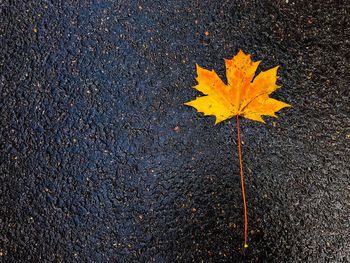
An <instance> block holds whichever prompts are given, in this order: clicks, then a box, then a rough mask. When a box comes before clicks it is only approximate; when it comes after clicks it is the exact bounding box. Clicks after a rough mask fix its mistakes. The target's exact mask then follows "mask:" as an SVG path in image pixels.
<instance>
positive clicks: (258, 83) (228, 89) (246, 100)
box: [185, 50, 290, 124]
mask: <svg viewBox="0 0 350 263" xmlns="http://www.w3.org/2000/svg"><path fill="white" fill-rule="evenodd" d="M259 64H260V61H255V62H254V61H252V60H251V58H250V55H247V54H245V53H244V52H243V51H242V50H240V51H239V52H238V54H237V55H236V56H234V57H233V58H232V59H225V66H226V77H227V84H225V83H224V82H223V81H222V80H221V79H220V77H219V76H218V75H217V74H216V73H215V71H214V70H211V71H210V70H207V69H204V68H201V67H200V66H199V65H198V64H197V65H196V67H197V74H198V77H197V78H196V80H197V82H198V85H196V86H194V87H193V88H195V89H197V90H198V91H200V92H202V93H203V94H204V95H205V96H201V97H197V98H196V99H195V100H192V101H189V102H186V103H185V105H188V106H192V107H194V108H196V109H197V110H198V111H199V112H203V113H204V115H214V116H215V117H216V121H215V124H217V123H219V122H221V121H224V120H226V119H230V118H232V117H234V116H236V115H238V116H243V117H245V118H248V119H251V120H254V121H259V122H263V123H265V121H264V120H263V118H262V116H263V115H266V116H272V117H277V116H276V115H275V113H276V112H277V111H279V110H281V109H282V108H285V107H290V105H289V104H287V103H284V102H282V101H278V100H276V99H273V98H270V97H269V95H270V94H271V93H272V92H273V91H275V90H276V89H277V88H280V86H278V85H277V84H276V81H277V78H278V76H277V69H278V67H274V68H271V69H269V70H266V71H263V72H261V73H260V74H259V75H257V76H256V77H255V78H254V76H255V72H256V69H257V67H258V66H259Z"/></svg>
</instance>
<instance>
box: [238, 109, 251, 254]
mask: <svg viewBox="0 0 350 263" xmlns="http://www.w3.org/2000/svg"><path fill="white" fill-rule="evenodd" d="M236 125H237V147H238V156H239V174H240V177H241V189H242V199H243V208H244V248H247V247H248V213H247V201H246V198H245V191H244V176H243V160H242V148H241V131H240V127H239V116H238V115H237V116H236Z"/></svg>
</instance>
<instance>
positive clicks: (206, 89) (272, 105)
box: [185, 50, 290, 248]
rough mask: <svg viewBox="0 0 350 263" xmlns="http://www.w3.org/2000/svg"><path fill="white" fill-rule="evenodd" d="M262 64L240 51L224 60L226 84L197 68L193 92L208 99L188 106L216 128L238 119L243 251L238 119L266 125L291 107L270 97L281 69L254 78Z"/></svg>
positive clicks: (240, 171)
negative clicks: (266, 118)
mask: <svg viewBox="0 0 350 263" xmlns="http://www.w3.org/2000/svg"><path fill="white" fill-rule="evenodd" d="M259 64H260V61H252V60H251V59H250V55H247V54H244V52H243V51H241V50H240V51H239V52H238V54H237V55H236V56H234V57H233V58H232V59H225V66H226V77H227V84H225V83H224V82H223V81H222V80H221V79H220V77H219V76H218V75H217V74H216V73H215V71H214V70H211V71H210V70H207V69H204V68H201V67H200V66H199V65H196V66H197V74H198V77H197V78H196V79H197V82H198V85H196V86H194V88H195V89H197V90H199V91H200V92H202V93H203V94H204V95H205V96H201V97H197V98H196V99H195V100H192V101H189V102H186V103H185V105H188V106H192V107H194V108H196V109H197V110H198V111H199V112H203V113H204V115H214V116H215V117H216V121H215V124H217V123H219V122H221V121H224V120H227V119H230V118H232V117H233V116H236V126H237V149H238V157H239V174H240V178H241V190H242V199H243V208H244V248H247V247H248V212H247V202H246V196H245V190H244V175H243V158H242V149H241V135H240V124H239V116H243V117H245V118H248V119H251V120H254V121H259V122H263V123H265V121H264V119H263V118H262V116H264V115H265V116H272V117H277V116H276V114H275V113H276V112H277V111H279V110H281V109H283V108H285V107H290V105H289V104H287V103H284V102H282V101H278V100H276V99H273V98H270V97H269V95H270V94H271V93H272V92H274V91H275V90H276V89H277V88H279V87H280V86H278V85H277V84H276V81H277V78H278V76H277V69H278V67H274V68H271V69H269V70H266V71H263V72H261V73H260V74H258V75H257V76H256V77H254V76H255V72H256V69H257V68H258V66H259Z"/></svg>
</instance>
